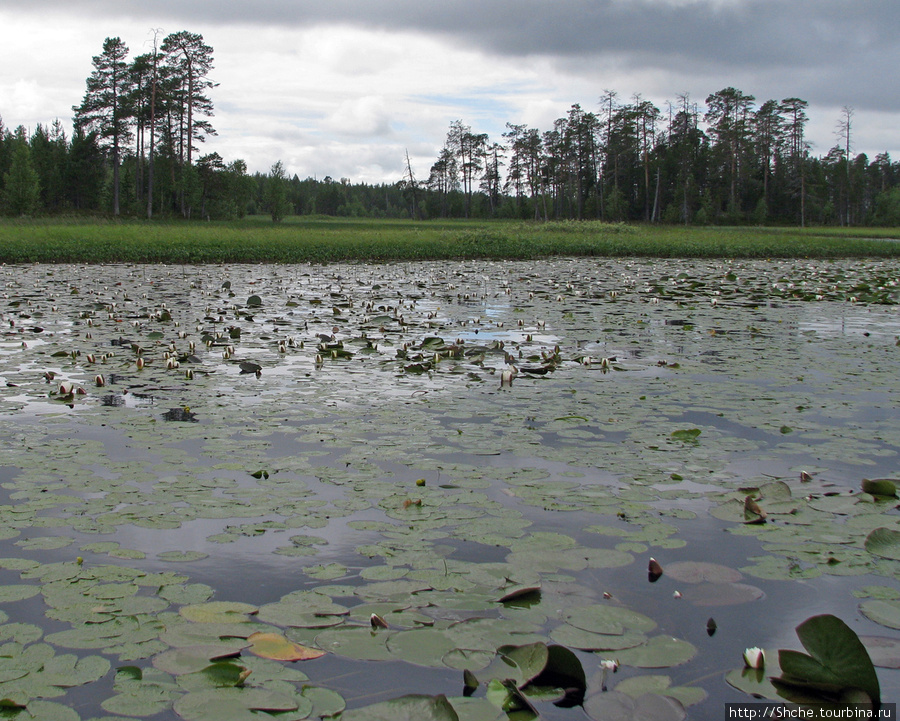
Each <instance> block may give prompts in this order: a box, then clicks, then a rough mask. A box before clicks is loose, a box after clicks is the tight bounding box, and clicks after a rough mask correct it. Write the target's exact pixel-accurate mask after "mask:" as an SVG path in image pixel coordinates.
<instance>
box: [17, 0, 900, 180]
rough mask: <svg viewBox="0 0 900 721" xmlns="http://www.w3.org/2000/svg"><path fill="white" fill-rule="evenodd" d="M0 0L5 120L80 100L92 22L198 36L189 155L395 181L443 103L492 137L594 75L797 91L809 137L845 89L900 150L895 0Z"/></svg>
mask: <svg viewBox="0 0 900 721" xmlns="http://www.w3.org/2000/svg"><path fill="white" fill-rule="evenodd" d="M24 5H25V4H24V3H22V2H21V0H15V1H13V0H0V117H2V119H3V122H4V124H5V125H6V127H8V128H14V127H16V126H18V125H25V126H26V127H27V128H29V129H33V128H34V126H35V125H36V124H37V123H45V124H46V123H49V122H51V121H52V120H53V119H54V118H57V117H58V118H60V119H61V120H63V121H64V122H66V123H69V121H70V118H71V115H72V112H71V107H72V106H73V105H77V104H78V103H80V102H81V99H82V96H83V94H84V87H85V79H86V78H87V76H88V75H89V74H90V73H91V70H92V65H91V58H92V56H94V55H97V54H98V53H99V52H100V51H101V48H102V45H103V40H104V39H105V38H106V37H113V36H118V37H121V38H122V40H123V41H124V42H125V43H126V44H127V45H128V46H129V47H130V49H131V51H132V54H133V55H136V54H140V53H144V52H148V51H149V50H150V49H151V42H152V41H151V38H152V30H153V29H157V30H159V31H160V38H161V37H163V36H164V35H165V34H167V33H170V32H176V31H179V30H189V31H190V32H195V33H200V34H202V35H203V37H204V40H205V41H206V42H207V44H209V45H211V46H212V47H213V48H214V57H215V70H214V72H213V74H212V76H211V77H212V79H213V80H215V81H216V82H218V83H219V87H217V88H215V89H214V90H212V91H211V93H210V95H211V97H212V100H213V102H214V103H215V107H216V114H215V118H214V119H213V125H214V126H215V128H216V129H217V130H218V133H219V134H218V137H215V138H210V139H209V140H208V141H207V142H206V143H205V145H204V146H203V147H202V149H201V153H205V152H212V151H217V152H219V153H220V154H221V155H222V156H223V157H224V158H225V160H226V161H230V160H233V159H235V158H243V159H244V160H245V161H246V162H247V164H248V166H249V168H250V170H251V171H256V170H259V171H267V170H268V169H269V167H270V166H271V165H272V164H273V163H274V162H275V161H277V160H281V161H282V162H283V163H284V165H285V167H286V169H287V170H288V172H289V173H291V174H294V173H296V174H298V175H299V176H300V177H301V178H303V177H307V176H315V177H319V178H322V177H324V176H325V175H331V176H332V177H335V178H339V177H347V178H350V179H351V180H353V181H354V182H357V181H364V182H371V183H377V182H382V181H385V182H394V181H395V180H398V179H400V177H401V176H402V175H403V173H404V166H405V154H406V152H407V151H408V152H409V155H410V158H411V160H412V165H413V170H414V171H415V173H416V175H417V176H418V177H420V178H422V177H427V175H428V169H429V167H430V166H431V163H432V162H433V161H434V159H435V157H436V155H437V152H438V150H439V149H440V146H441V144H442V143H443V140H444V137H445V136H446V132H447V128H448V126H449V124H450V123H451V122H452V121H453V120H456V119H460V120H463V121H464V122H465V123H466V124H468V125H471V126H472V129H473V130H475V131H476V132H484V133H488V134H489V135H490V137H491V139H492V140H498V141H499V140H501V139H502V138H501V134H502V133H503V131H504V130H505V126H506V123H507V122H511V123H517V124H520V123H524V124H527V125H529V126H531V127H537V128H539V129H541V130H547V129H549V128H550V127H551V126H552V123H553V121H554V120H555V119H556V118H558V117H561V116H563V115H565V113H566V111H567V110H568V109H569V107H570V106H571V105H572V104H573V103H580V104H581V106H582V107H583V108H585V109H588V110H595V111H596V110H598V100H599V98H600V96H601V95H602V94H603V92H604V91H606V90H611V91H615V92H617V93H618V97H619V99H620V100H621V101H623V102H627V101H629V100H630V99H631V97H632V96H633V95H635V94H636V93H639V94H641V95H642V96H643V97H644V98H646V99H649V100H652V101H654V102H655V103H656V104H657V105H658V106H659V107H660V108H661V109H662V111H663V114H664V115H667V114H668V110H667V105H666V103H667V101H671V102H674V101H676V98H677V96H678V95H679V94H684V93H688V94H689V95H690V97H691V99H692V100H693V101H695V102H698V103H700V104H701V106H702V104H703V101H704V100H705V98H706V97H707V96H708V95H709V94H710V93H713V92H716V91H717V90H720V89H722V88H725V87H728V86H733V87H736V88H738V89H740V90H742V91H743V92H744V93H746V94H750V95H754V96H755V97H756V99H757V103H758V104H761V103H762V102H763V101H765V100H768V99H776V100H781V99H783V98H786V97H791V96H794V97H800V98H803V99H805V100H807V101H809V103H810V108H809V116H810V122H809V125H808V131H807V132H808V137H809V139H810V140H811V141H812V143H813V152H814V153H815V154H818V155H824V154H825V153H827V152H828V150H829V148H831V147H832V146H833V145H835V144H836V142H837V140H836V135H835V129H836V124H837V122H838V119H839V118H840V116H841V112H842V108H843V107H845V106H846V107H850V108H852V109H853V116H852V117H853V128H852V133H853V146H854V151H855V152H866V153H869V155H870V158H871V157H873V156H874V155H875V154H876V153H878V152H884V151H888V152H890V153H891V155H892V157H893V158H894V159H895V160H896V159H898V158H900V87H898V83H897V80H896V76H897V71H898V69H900V2H898V0H502V1H499V0H261V1H255V2H243V1H241V2H238V1H237V0H151V1H148V0H116V1H115V2H112V1H109V0H79V1H78V2H72V0H32V2H31V3H29V5H28V7H27V9H26V8H25V7H24Z"/></svg>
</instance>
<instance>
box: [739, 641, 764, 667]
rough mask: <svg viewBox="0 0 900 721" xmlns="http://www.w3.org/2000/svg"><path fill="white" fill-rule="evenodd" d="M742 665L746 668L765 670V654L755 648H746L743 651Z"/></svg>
mask: <svg viewBox="0 0 900 721" xmlns="http://www.w3.org/2000/svg"><path fill="white" fill-rule="evenodd" d="M744 663H745V664H746V665H747V668H759V669H762V668H765V667H766V652H765V651H763V650H762V649H761V648H758V647H756V646H753V647H752V648H748V649H746V650H745V651H744Z"/></svg>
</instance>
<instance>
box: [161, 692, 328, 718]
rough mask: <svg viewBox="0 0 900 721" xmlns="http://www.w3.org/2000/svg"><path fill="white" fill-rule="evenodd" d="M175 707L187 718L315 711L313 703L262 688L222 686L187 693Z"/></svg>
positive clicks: (249, 716) (254, 715)
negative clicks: (264, 712)
mask: <svg viewBox="0 0 900 721" xmlns="http://www.w3.org/2000/svg"><path fill="white" fill-rule="evenodd" d="M301 704H302V705H303V709H301ZM174 709H175V713H177V714H178V715H179V716H181V718H183V719H185V721H226V720H230V719H235V721H238V720H240V721H244V720H245V719H247V720H248V721H249V719H253V718H257V715H256V714H252V713H250V712H252V711H267V712H270V713H277V712H281V711H297V712H298V716H299V718H303V716H302V715H300V714H301V713H306V714H308V713H309V712H310V711H312V702H311V701H310V700H309V699H306V698H303V697H302V696H297V695H291V696H289V695H288V694H286V693H280V692H278V691H269V690H267V689H263V688H221V689H215V690H210V691H197V692H194V693H189V694H185V695H184V696H182V697H181V698H179V699H178V700H177V701H176V702H175V705H174Z"/></svg>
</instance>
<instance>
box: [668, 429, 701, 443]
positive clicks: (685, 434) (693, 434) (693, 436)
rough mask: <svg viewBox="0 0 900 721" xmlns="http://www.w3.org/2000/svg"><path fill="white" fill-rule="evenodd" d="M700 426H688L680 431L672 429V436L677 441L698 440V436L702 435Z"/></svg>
mask: <svg viewBox="0 0 900 721" xmlns="http://www.w3.org/2000/svg"><path fill="white" fill-rule="evenodd" d="M700 433H701V431H700V429H699V428H686V429H683V430H679V431H672V438H674V439H675V440H676V441H684V442H688V443H690V442H696V440H697V438H698V437H699V436H700Z"/></svg>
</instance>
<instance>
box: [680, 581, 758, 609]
mask: <svg viewBox="0 0 900 721" xmlns="http://www.w3.org/2000/svg"><path fill="white" fill-rule="evenodd" d="M682 595H683V597H684V598H685V599H686V600H688V601H690V602H691V603H692V604H694V605H695V606H735V605H737V604H741V603H750V602H752V601H758V600H760V599H761V598H764V597H765V595H766V594H765V593H764V592H763V590H762V589H761V588H757V587H756V586H751V585H749V584H746V583H699V584H697V585H694V586H690V587H689V588H685V590H684V592H683V594H682Z"/></svg>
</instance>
